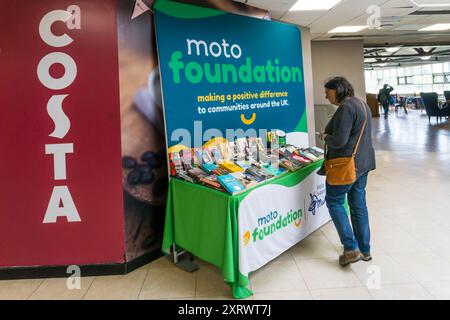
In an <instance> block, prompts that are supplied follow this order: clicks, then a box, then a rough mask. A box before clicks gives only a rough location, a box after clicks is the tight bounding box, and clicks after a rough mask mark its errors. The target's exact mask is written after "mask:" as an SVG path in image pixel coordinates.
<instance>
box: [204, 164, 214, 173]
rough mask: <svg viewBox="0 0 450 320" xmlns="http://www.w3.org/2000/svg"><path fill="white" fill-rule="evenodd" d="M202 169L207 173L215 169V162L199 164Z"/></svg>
mask: <svg viewBox="0 0 450 320" xmlns="http://www.w3.org/2000/svg"><path fill="white" fill-rule="evenodd" d="M201 167H202V169H203V170H205V171H206V172H208V173H211V172H213V171H214V170H215V169H217V164H214V163H203V164H202V165H201Z"/></svg>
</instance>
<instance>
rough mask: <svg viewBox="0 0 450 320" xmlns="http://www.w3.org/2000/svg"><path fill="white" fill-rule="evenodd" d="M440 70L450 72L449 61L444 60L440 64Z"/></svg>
mask: <svg viewBox="0 0 450 320" xmlns="http://www.w3.org/2000/svg"><path fill="white" fill-rule="evenodd" d="M442 69H443V70H442V71H444V72H450V62H444V63H443V64H442Z"/></svg>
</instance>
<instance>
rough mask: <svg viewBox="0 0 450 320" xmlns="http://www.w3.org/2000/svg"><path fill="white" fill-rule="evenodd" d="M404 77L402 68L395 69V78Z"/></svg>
mask: <svg viewBox="0 0 450 320" xmlns="http://www.w3.org/2000/svg"><path fill="white" fill-rule="evenodd" d="M404 75H405V69H404V68H398V69H397V76H399V77H403V76H404Z"/></svg>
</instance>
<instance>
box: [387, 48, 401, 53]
mask: <svg viewBox="0 0 450 320" xmlns="http://www.w3.org/2000/svg"><path fill="white" fill-rule="evenodd" d="M385 50H386V51H387V52H389V53H394V52H397V51H398V50H400V47H390V48H385Z"/></svg>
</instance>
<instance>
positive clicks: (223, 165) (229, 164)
mask: <svg viewBox="0 0 450 320" xmlns="http://www.w3.org/2000/svg"><path fill="white" fill-rule="evenodd" d="M219 166H220V167H221V168H223V169H225V170H228V171H230V172H240V171H244V169H242V168H241V167H240V166H238V165H237V164H235V163H234V162H231V161H224V162H222V163H221V164H220V165H219Z"/></svg>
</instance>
